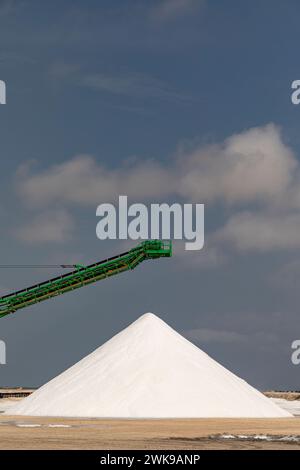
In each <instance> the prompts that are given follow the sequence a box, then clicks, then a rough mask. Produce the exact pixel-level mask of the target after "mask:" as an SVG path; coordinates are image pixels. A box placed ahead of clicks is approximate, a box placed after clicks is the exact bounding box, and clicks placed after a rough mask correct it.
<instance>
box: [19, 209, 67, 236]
mask: <svg viewBox="0 0 300 470" xmlns="http://www.w3.org/2000/svg"><path fill="white" fill-rule="evenodd" d="M73 225H74V224H73V219H72V217H71V216H70V215H69V214H68V213H67V212H66V211H63V210H57V211H50V212H45V213H42V214H38V215H36V216H35V217H34V218H33V220H31V221H30V222H29V223H27V224H25V225H23V226H21V227H19V228H18V229H17V230H16V231H15V236H16V237H17V238H18V239H19V240H21V241H23V242H26V243H44V242H55V243H62V242H64V241H66V240H68V239H69V237H70V234H71V231H72V229H73Z"/></svg>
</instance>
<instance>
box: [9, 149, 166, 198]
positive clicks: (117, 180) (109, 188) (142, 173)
mask: <svg viewBox="0 0 300 470" xmlns="http://www.w3.org/2000/svg"><path fill="white" fill-rule="evenodd" d="M17 184H18V187H19V191H20V195H21V196H22V198H24V200H25V201H26V202H27V203H28V204H29V205H30V206H31V207H44V206H47V205H51V204H52V203H55V202H59V203H61V204H68V203H69V204H79V205H86V204H88V205H94V206H95V205H97V204H99V203H101V202H106V201H111V200H115V199H117V197H118V195H119V194H125V195H128V196H131V197H133V198H149V197H156V196H157V197H164V196H166V195H167V194H169V193H170V191H172V187H173V189H174V186H173V185H174V181H173V180H172V178H170V177H169V174H168V171H167V170H166V169H164V168H163V167H162V166H161V165H159V164H157V163H155V162H152V161H145V162H141V163H137V164H136V165H135V166H133V167H132V166H127V167H123V168H118V169H115V170H109V169H107V168H105V167H104V166H102V165H98V164H97V162H96V160H95V159H94V158H92V157H91V156H87V155H82V156H78V157H75V158H73V159H71V160H69V161H67V162H65V163H62V164H57V165H53V166H52V167H50V168H49V169H47V170H44V171H41V172H39V173H38V172H37V173H35V174H34V173H33V174H30V172H29V169H28V168H27V169H26V168H25V169H24V170H22V171H20V172H19V173H18V177H17Z"/></svg>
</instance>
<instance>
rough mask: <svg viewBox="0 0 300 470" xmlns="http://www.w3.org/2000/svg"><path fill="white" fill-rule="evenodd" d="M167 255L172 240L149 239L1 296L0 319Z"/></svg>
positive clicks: (169, 254)
mask: <svg viewBox="0 0 300 470" xmlns="http://www.w3.org/2000/svg"><path fill="white" fill-rule="evenodd" d="M170 256H172V243H171V241H160V240H150V241H145V242H142V243H140V244H139V245H138V246H136V247H135V248H132V249H131V250H129V251H127V252H126V253H122V254H120V255H118V256H114V257H113V258H108V259H106V260H103V261H99V262H97V263H95V264H90V265H89V266H82V265H76V270H74V271H72V272H70V273H67V274H64V275H62V276H58V277H55V278H53V279H49V280H48V281H45V282H41V283H39V284H36V285H34V286H31V287H28V288H27V289H22V290H20V291H17V292H13V293H11V294H8V295H4V296H3V297H0V318H1V317H4V316H5V315H8V314H10V313H14V312H16V311H17V310H19V309H21V308H25V307H28V306H30V305H33V304H36V303H38V302H42V301H43V300H47V299H50V298H51V297H55V296H57V295H61V294H64V293H65V292H68V291H71V290H74V289H78V288H79V287H83V286H86V285H87V284H91V283H92V282H96V281H100V280H101V279H105V278H107V277H110V276H114V275H115V274H119V273H121V272H124V271H128V270H129V269H134V268H135V267H136V266H137V265H138V264H140V263H141V262H142V261H144V260H147V259H156V258H161V257H170Z"/></svg>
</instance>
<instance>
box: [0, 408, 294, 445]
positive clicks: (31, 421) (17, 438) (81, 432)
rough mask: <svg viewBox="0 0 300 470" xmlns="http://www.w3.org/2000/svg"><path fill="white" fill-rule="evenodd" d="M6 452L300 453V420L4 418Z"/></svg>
mask: <svg viewBox="0 0 300 470" xmlns="http://www.w3.org/2000/svg"><path fill="white" fill-rule="evenodd" d="M224 435H225V436H228V435H233V436H237V435H243V436H248V437H247V439H245V438H239V439H228V438H224V437H221V436H224ZM257 435H259V436H262V435H267V436H272V438H273V439H281V438H282V436H285V437H287V436H289V439H290V438H291V436H298V438H299V441H298V442H283V441H281V442H280V441H277V440H276V441H272V442H268V441H266V440H253V437H254V436H257ZM0 449H99V450H100V449H106V450H113V449H123V450H126V449H144V450H147V449H181V450H184V449H192V450H196V449H293V450H300V418H288V419H286V418H279V419H278V418H277V419H204V418H203V419H180V420H178V419H174V420H107V419H106V420H105V419H67V418H34V417H16V416H8V415H0Z"/></svg>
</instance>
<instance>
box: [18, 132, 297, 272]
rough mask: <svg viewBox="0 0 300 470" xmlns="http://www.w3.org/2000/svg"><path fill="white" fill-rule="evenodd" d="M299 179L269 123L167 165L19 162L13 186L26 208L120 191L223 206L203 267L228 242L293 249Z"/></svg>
mask: <svg viewBox="0 0 300 470" xmlns="http://www.w3.org/2000/svg"><path fill="white" fill-rule="evenodd" d="M298 181H300V172H299V164H298V162H297V159H296V157H295V155H294V153H293V152H292V150H291V149H290V148H289V147H288V146H287V145H286V144H285V143H284V141H283V139H282V136H281V132H280V129H279V128H278V127H277V126H275V125H274V124H268V125H266V126H263V127H256V128H252V129H249V130H245V131H243V132H241V133H239V134H234V135H232V136H231V137H229V138H227V139H225V140H224V142H221V143H218V144H212V145H209V146H205V147H203V146H198V148H196V149H195V150H193V151H190V152H181V153H180V154H177V155H175V156H174V157H173V159H171V160H170V161H169V162H168V164H165V165H162V164H161V163H159V162H156V161H153V160H148V161H145V160H138V159H137V160H136V161H134V162H131V164H130V165H129V164H128V163H127V164H126V165H124V166H122V167H119V168H115V169H114V168H112V169H110V168H108V167H107V166H105V165H102V164H99V163H98V162H97V161H96V159H95V158H93V157H92V156H89V155H81V156H77V157H74V158H72V159H70V160H68V161H66V162H63V163H60V164H56V165H52V166H50V167H49V168H46V169H43V170H41V171H33V169H32V167H31V166H28V165H27V166H26V165H25V166H24V165H23V167H21V168H20V169H19V171H18V173H17V176H16V183H17V184H16V186H17V191H18V192H19V195H20V196H21V198H22V201H24V202H25V203H26V204H27V205H28V207H30V208H31V209H32V208H35V209H42V208H47V207H49V208H51V207H53V206H55V205H57V204H58V203H59V204H60V206H61V207H66V206H68V205H71V206H72V205H73V206H78V205H91V206H94V207H96V206H97V205H98V204H100V203H102V202H111V201H112V202H117V198H118V196H119V195H120V194H125V195H127V196H129V198H131V199H132V200H134V201H145V200H148V201H153V200H155V201H157V200H158V199H160V200H162V201H164V200H166V198H180V199H183V200H184V201H190V202H198V203H205V204H209V207H212V206H213V205H214V204H218V205H219V206H225V207H226V212H225V213H226V214H228V219H227V221H225V223H224V226H223V227H221V228H219V229H217V230H216V231H215V233H214V234H212V235H211V237H210V238H211V245H210V247H208V248H209V250H208V248H207V249H206V256H204V257H203V258H202V259H201V260H200V258H199V266H203V267H208V266H209V267H211V266H219V265H220V263H223V262H224V261H226V256H225V255H224V251H225V247H226V246H227V245H230V246H231V247H232V248H233V249H236V250H239V251H253V252H254V251H258V252H264V251H265V252H267V251H270V250H279V249H294V248H298V247H299V246H300V237H299V235H298V234H299V233H300V212H298V210H297V209H298V208H299V206H300V204H299V201H300V197H299V201H298V199H297V197H298V195H299V189H298V184H297V182H298ZM254 204H255V205H257V207H258V208H256V212H254V210H253V205H254ZM236 211H238V212H236ZM203 252H204V251H203Z"/></svg>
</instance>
